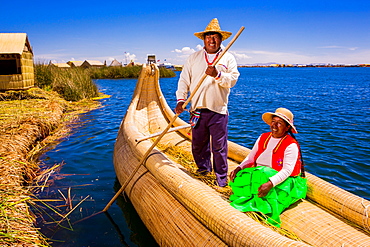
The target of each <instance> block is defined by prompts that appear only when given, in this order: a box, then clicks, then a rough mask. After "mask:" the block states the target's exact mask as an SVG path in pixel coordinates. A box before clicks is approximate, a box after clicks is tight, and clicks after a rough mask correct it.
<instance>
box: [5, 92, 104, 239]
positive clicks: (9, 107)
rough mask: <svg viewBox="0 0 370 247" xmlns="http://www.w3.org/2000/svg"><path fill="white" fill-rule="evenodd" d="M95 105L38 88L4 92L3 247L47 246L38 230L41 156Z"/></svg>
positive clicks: (95, 105) (94, 103)
mask: <svg viewBox="0 0 370 247" xmlns="http://www.w3.org/2000/svg"><path fill="white" fill-rule="evenodd" d="M96 107H97V102H96V101H95V102H90V103H86V102H79V103H71V102H68V101H66V100H64V99H62V98H61V97H60V96H59V95H58V94H57V93H55V92H46V91H44V90H41V89H39V88H32V89H28V90H27V91H6V92H2V93H0V125H1V128H0V209H1V210H0V246H47V245H48V242H47V239H46V238H45V237H44V236H42V234H40V233H39V232H38V229H37V228H36V227H35V216H34V215H33V213H32V212H31V210H30V205H31V206H32V205H34V200H35V199H36V198H35V196H34V193H33V192H34V189H35V187H34V186H31V185H32V182H33V180H34V179H35V178H36V177H37V176H38V174H39V171H40V170H39V164H38V162H37V156H38V154H39V153H40V152H42V150H43V148H44V147H46V146H47V145H48V144H51V143H53V142H55V141H57V140H58V139H60V138H61V137H64V136H66V135H67V134H68V133H69V131H70V127H69V125H68V123H71V122H74V121H77V119H78V114H79V113H82V112H86V111H88V110H89V109H92V108H96Z"/></svg>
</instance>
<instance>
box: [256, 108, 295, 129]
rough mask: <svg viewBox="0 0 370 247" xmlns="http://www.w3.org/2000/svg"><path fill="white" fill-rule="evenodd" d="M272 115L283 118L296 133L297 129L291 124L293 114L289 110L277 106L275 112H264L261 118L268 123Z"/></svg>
mask: <svg viewBox="0 0 370 247" xmlns="http://www.w3.org/2000/svg"><path fill="white" fill-rule="evenodd" d="M274 116H277V117H280V118H282V119H283V120H285V121H286V122H287V123H288V124H289V125H290V126H291V127H292V132H293V133H298V131H297V129H296V128H295V127H294V124H293V118H294V115H293V113H292V112H291V111H289V110H288V109H286V108H278V109H276V111H275V113H272V112H266V113H264V114H262V120H263V121H265V123H267V124H268V125H270V124H271V122H272V118H273V117H274Z"/></svg>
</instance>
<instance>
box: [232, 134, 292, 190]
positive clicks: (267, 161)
mask: <svg viewBox="0 0 370 247" xmlns="http://www.w3.org/2000/svg"><path fill="white" fill-rule="evenodd" d="M259 140H260V137H258V139H257V141H256V142H255V143H254V146H253V148H252V151H251V152H250V153H249V154H248V156H247V157H246V158H245V159H244V160H243V161H242V162H241V163H240V165H239V167H240V168H241V169H244V168H246V167H247V165H248V164H250V163H253V162H254V157H255V155H256V153H257V150H258V142H259ZM280 140H281V138H274V137H271V139H270V141H269V142H268V144H267V148H266V150H265V151H263V152H262V153H261V155H260V156H259V157H258V158H257V161H256V163H257V166H267V167H272V152H273V150H274V148H275V147H276V145H277V144H278V143H279V141H280ZM298 152H299V150H298V145H297V144H296V143H292V144H290V145H289V146H288V147H287V148H286V149H285V153H284V160H283V168H282V169H281V170H280V171H279V172H278V173H277V174H276V175H274V176H272V177H270V181H271V182H272V184H273V185H274V186H276V185H278V184H280V183H281V182H283V181H284V180H285V179H287V178H288V177H289V176H290V174H292V172H293V170H294V166H295V164H296V162H297V159H298Z"/></svg>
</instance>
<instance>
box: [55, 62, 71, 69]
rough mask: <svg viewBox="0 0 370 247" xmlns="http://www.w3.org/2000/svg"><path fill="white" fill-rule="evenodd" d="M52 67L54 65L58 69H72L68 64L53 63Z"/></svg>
mask: <svg viewBox="0 0 370 247" xmlns="http://www.w3.org/2000/svg"><path fill="white" fill-rule="evenodd" d="M51 65H54V66H55V67H58V68H70V67H71V66H70V65H69V64H67V63H51Z"/></svg>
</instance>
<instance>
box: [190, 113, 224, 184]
mask: <svg viewBox="0 0 370 247" xmlns="http://www.w3.org/2000/svg"><path fill="white" fill-rule="evenodd" d="M228 119H229V117H228V115H223V114H219V113H216V112H213V111H210V110H208V109H202V110H201V113H200V118H199V120H198V123H197V125H196V126H195V128H193V129H192V138H193V140H192V153H193V157H194V160H195V163H196V164H197V166H198V172H200V173H202V172H211V171H212V168H213V170H214V172H215V174H216V179H217V183H218V185H219V186H221V187H224V186H226V185H227V169H228V164H227V124H228ZM211 152H212V154H213V167H212V163H211Z"/></svg>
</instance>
